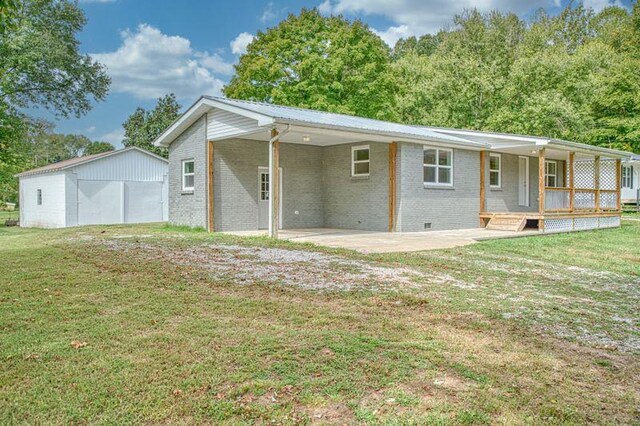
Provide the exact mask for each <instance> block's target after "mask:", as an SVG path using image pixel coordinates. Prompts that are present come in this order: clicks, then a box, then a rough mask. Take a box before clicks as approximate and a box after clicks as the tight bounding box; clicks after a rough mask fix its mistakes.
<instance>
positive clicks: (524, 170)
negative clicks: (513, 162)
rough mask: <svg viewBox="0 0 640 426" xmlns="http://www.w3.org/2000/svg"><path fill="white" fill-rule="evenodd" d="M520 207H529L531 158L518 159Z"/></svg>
mask: <svg viewBox="0 0 640 426" xmlns="http://www.w3.org/2000/svg"><path fill="white" fill-rule="evenodd" d="M518 205H520V206H524V207H528V206H529V157H518Z"/></svg>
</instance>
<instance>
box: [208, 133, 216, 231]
mask: <svg viewBox="0 0 640 426" xmlns="http://www.w3.org/2000/svg"><path fill="white" fill-rule="evenodd" d="M214 148H215V146H214V142H213V141H209V142H208V143H207V151H208V152H207V154H208V155H207V157H208V160H207V170H208V173H207V189H208V193H207V201H208V202H207V207H208V208H207V214H208V218H207V230H208V231H209V232H213V231H214V230H215V222H214V220H213V208H214V205H213V195H214V194H213V150H214Z"/></svg>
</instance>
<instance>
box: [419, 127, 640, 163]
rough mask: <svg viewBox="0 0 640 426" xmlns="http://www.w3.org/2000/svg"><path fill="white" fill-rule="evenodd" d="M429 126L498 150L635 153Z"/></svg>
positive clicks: (612, 155) (609, 155)
mask: <svg viewBox="0 0 640 426" xmlns="http://www.w3.org/2000/svg"><path fill="white" fill-rule="evenodd" d="M427 128H428V129H430V130H433V131H435V132H441V133H445V134H450V135H454V136H459V137H464V138H467V139H471V140H474V141H479V142H485V143H488V144H489V145H490V147H491V148H490V149H491V150H492V151H497V152H507V153H515V154H521V155H532V154H533V151H535V152H537V151H538V150H540V149H541V148H545V149H546V150H547V149H548V150H554V151H556V154H558V152H560V153H568V152H575V153H578V154H582V155H584V156H590V157H593V156H596V155H597V156H600V157H603V158H609V159H630V158H631V157H632V156H633V154H631V153H629V152H626V151H620V150H616V149H609V148H603V147H600V146H596V145H588V144H583V143H578V142H571V141H566V140H562V139H554V138H543V137H539V136H527V135H516V134H509V133H497V132H485V131H476V130H463V129H448V128H440V127H427Z"/></svg>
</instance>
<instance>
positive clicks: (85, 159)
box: [15, 146, 168, 177]
mask: <svg viewBox="0 0 640 426" xmlns="http://www.w3.org/2000/svg"><path fill="white" fill-rule="evenodd" d="M131 150H136V151H140V152H142V153H144V154H147V155H151V156H153V157H156V158H158V159H160V160H162V161H164V162H168V160H167V159H166V158H163V157H160V156H159V155H156V154H154V153H153V152H149V151H147V150H146V149H142V148H138V147H136V146H132V147H129V148H123V149H117V150H114V151H107V152H101V153H99V154H92V155H85V156H82V157H75V158H70V159H68V160H62V161H58V162H57V163H51V164H47V165H46V166H42V167H38V168H35V169H31V170H27V171H24V172H22V173H18V174H17V175H15V177H23V176H31V175H37V174H41V173H50V172H58V171H60V170H65V169H68V168H70V167H73V166H78V165H80V164H85V163H90V162H92V161H95V160H98V159H100V158H105V157H110V156H112V155H116V154H121V153H123V152H127V151H131Z"/></svg>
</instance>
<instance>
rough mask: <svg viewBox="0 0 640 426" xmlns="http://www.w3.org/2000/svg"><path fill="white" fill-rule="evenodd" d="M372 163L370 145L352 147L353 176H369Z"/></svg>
mask: <svg viewBox="0 0 640 426" xmlns="http://www.w3.org/2000/svg"><path fill="white" fill-rule="evenodd" d="M370 163H371V160H370V150H369V145H362V146H354V147H351V176H353V177H364V176H369V167H370V165H371V164H370Z"/></svg>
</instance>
